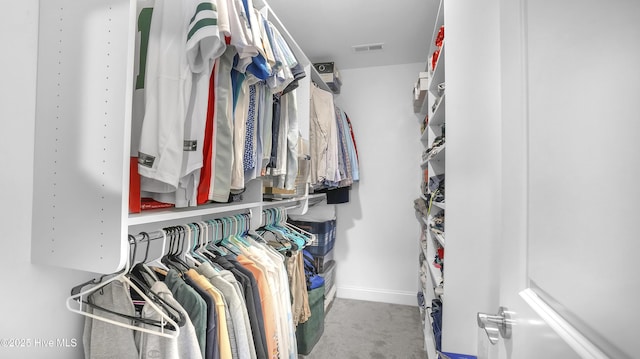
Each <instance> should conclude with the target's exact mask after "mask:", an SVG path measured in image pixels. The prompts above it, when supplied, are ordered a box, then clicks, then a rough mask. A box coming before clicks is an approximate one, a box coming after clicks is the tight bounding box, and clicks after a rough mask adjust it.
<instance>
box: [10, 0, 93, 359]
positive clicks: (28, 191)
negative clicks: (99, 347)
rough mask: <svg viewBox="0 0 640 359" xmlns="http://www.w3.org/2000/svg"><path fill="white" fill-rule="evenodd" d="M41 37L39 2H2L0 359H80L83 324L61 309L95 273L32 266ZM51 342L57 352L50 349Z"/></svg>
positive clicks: (74, 315) (64, 309) (28, 0)
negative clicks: (64, 343) (15, 342)
mask: <svg viewBox="0 0 640 359" xmlns="http://www.w3.org/2000/svg"><path fill="white" fill-rule="evenodd" d="M37 35H38V1H37V0H24V1H5V2H3V11H1V12H0V43H2V46H3V50H2V56H0V71H1V75H0V77H1V78H2V81H1V82H0V119H1V121H2V130H1V131H0V158H1V161H0V163H1V168H2V169H1V171H2V175H0V188H1V189H2V192H1V193H2V194H1V197H0V203H1V204H2V207H1V208H0V228H2V232H3V233H2V235H0V248H1V251H2V259H0V272H1V273H2V297H1V299H0V308H2V313H3V318H2V322H3V323H2V325H0V358H60V359H70V358H82V357H83V355H82V346H81V342H82V323H83V320H82V319H81V317H80V316H79V315H77V314H73V313H71V312H69V311H67V310H66V307H65V304H64V303H65V299H66V297H67V296H68V294H69V290H70V289H71V287H73V286H74V285H75V284H78V283H80V282H82V281H84V280H87V279H88V278H89V277H90V276H91V275H90V274H88V273H82V272H75V271H68V270H62V269H58V268H51V267H45V266H38V265H32V264H31V262H30V251H31V247H30V246H31V208H32V205H31V203H32V184H33V180H32V176H33V145H34V142H33V138H34V133H33V129H34V123H35V86H36V51H37ZM78 255H82V254H81V253H78ZM5 339H19V340H22V341H19V343H20V344H25V345H30V347H28V348H25V347H21V348H10V347H6V345H7V344H6V341H5ZM58 339H62V340H64V339H66V340H67V343H69V345H71V344H72V342H73V341H72V340H76V343H77V346H76V347H75V348H73V347H65V346H59V345H57V343H56V341H57V340H58ZM50 340H53V346H51V347H45V346H44V344H45V343H46V342H48V341H50ZM47 344H48V343H47Z"/></svg>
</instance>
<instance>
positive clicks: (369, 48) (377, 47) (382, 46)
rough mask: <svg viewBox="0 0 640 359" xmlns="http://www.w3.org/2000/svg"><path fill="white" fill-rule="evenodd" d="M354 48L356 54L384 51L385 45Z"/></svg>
mask: <svg viewBox="0 0 640 359" xmlns="http://www.w3.org/2000/svg"><path fill="white" fill-rule="evenodd" d="M352 47H353V51H354V52H369V51H382V49H383V48H384V43H377V44H365V45H355V46H352Z"/></svg>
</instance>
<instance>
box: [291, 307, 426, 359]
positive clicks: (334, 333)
mask: <svg viewBox="0 0 640 359" xmlns="http://www.w3.org/2000/svg"><path fill="white" fill-rule="evenodd" d="M422 333H423V332H422V325H421V322H420V311H419V309H418V307H412V306H406V305H397V304H386V303H375V302H365V301H359V300H351V299H340V298H336V299H335V301H334V302H333V303H332V307H331V309H330V310H329V313H328V314H327V315H326V317H325V327H324V334H323V335H322V338H320V341H319V342H318V343H317V344H316V346H315V347H314V348H313V350H312V351H311V353H310V354H309V355H306V356H300V358H305V359H424V358H426V357H427V356H426V353H425V351H424V341H423V334H422Z"/></svg>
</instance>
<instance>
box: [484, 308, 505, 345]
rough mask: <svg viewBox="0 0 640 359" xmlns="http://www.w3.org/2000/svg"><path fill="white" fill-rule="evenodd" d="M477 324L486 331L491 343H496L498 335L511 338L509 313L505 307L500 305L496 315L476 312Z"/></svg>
mask: <svg viewBox="0 0 640 359" xmlns="http://www.w3.org/2000/svg"><path fill="white" fill-rule="evenodd" d="M478 326H479V327H480V328H482V329H484V331H485V332H486V333H487V336H488V337H489V342H491V344H496V343H497V342H498V339H500V336H502V337H503V338H504V339H509V338H511V315H509V312H508V311H507V308H505V307H500V309H499V310H498V314H497V315H492V314H486V313H478Z"/></svg>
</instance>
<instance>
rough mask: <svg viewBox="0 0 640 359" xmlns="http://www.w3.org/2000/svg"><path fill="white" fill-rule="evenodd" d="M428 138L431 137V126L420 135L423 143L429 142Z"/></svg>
mask: <svg viewBox="0 0 640 359" xmlns="http://www.w3.org/2000/svg"><path fill="white" fill-rule="evenodd" d="M428 139H429V127H426V128H425V129H424V131H422V134H421V135H420V142H422V143H423V144H427V143H428Z"/></svg>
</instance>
